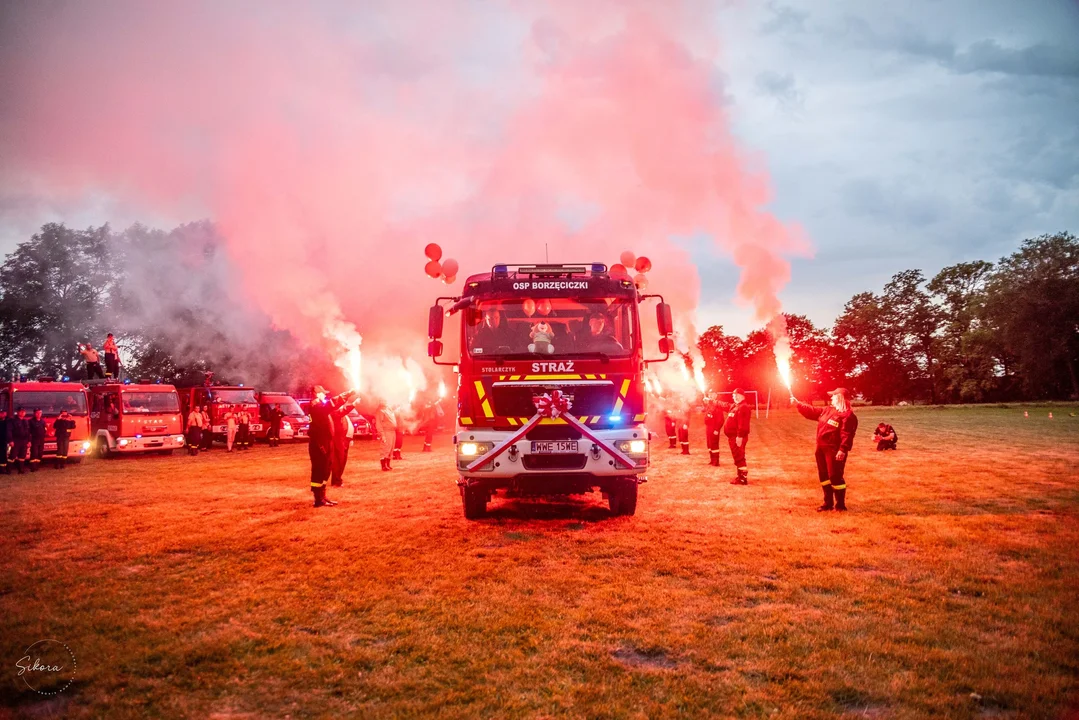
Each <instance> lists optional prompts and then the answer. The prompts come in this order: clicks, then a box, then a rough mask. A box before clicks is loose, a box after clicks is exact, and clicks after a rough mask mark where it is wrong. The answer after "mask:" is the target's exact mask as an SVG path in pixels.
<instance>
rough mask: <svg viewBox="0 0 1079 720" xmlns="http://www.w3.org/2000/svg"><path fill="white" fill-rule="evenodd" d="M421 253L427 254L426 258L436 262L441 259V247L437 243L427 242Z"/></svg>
mask: <svg viewBox="0 0 1079 720" xmlns="http://www.w3.org/2000/svg"><path fill="white" fill-rule="evenodd" d="M423 254H424V255H426V256H427V259H428V260H434V261H435V262H437V261H439V260H441V259H442V248H440V247H439V246H438V244H437V243H428V244H427V247H425V248H424V249H423Z"/></svg>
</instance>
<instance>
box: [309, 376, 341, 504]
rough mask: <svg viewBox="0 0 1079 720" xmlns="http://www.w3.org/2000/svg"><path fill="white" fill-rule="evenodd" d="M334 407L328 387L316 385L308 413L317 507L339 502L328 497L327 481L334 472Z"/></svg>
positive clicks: (312, 482) (312, 474) (312, 487)
mask: <svg viewBox="0 0 1079 720" xmlns="http://www.w3.org/2000/svg"><path fill="white" fill-rule="evenodd" d="M332 413H333V407H332V406H331V405H330V401H329V399H327V397H326V388H324V387H322V386H321V385H316V386H315V399H314V400H312V401H311V406H310V408H308V410H307V414H308V415H309V416H310V417H311V430H310V433H309V440H308V443H307V454H308V457H310V458H311V494H312V495H314V496H315V507H323V506H329V507H333V506H334V505H336V504H337V503H335V502H334V501H332V500H330V499H329V498H328V497H326V481H327V480H329V479H330V474H331V473H332V472H333V445H334V435H335V434H336V433H335V430H336V428H335V427H334V419H333V414H332Z"/></svg>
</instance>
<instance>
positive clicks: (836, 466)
mask: <svg viewBox="0 0 1079 720" xmlns="http://www.w3.org/2000/svg"><path fill="white" fill-rule="evenodd" d="M828 394H829V395H831V398H832V403H831V405H830V406H828V407H824V408H817V407H813V406H812V405H809V404H808V403H804V402H802V401H800V400H799V399H798V398H796V397H794V395H793V394H791V402H792V403H794V404H795V405H797V407H798V412H799V413H801V414H802V416H803V417H804V418H806V419H807V420H816V421H817V450H816V452H815V453H814V457H815V458H816V461H817V476H818V478H819V479H820V484H821V487H822V488H824V504H823V505H821V506H820V507H819V508H817V512H821V511H824V510H831V509H833V508H835V509H836V510H846V509H847V503H846V500H847V481H846V479H845V478H844V477H843V474H844V470H845V468H846V465H847V455H848V454H849V453H850V451H851V448H852V447H853V446H854V434H855V433H856V432H858V417H857V416H856V415H855V414H854V411H853V410H851V406H850V399H849V397H850V396H849V395H848V394H847V389H846V388H836V389H835V390H832V391H831V392H830V393H828ZM833 497H834V499H835V501H834V503H833Z"/></svg>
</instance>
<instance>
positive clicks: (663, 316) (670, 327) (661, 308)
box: [656, 302, 674, 335]
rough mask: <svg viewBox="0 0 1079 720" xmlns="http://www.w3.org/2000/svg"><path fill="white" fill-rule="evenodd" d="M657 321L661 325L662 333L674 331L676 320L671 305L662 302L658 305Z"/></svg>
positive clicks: (668, 333) (660, 332)
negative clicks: (672, 316) (673, 317)
mask: <svg viewBox="0 0 1079 720" xmlns="http://www.w3.org/2000/svg"><path fill="white" fill-rule="evenodd" d="M656 323H657V324H658V325H659V334H660V335H670V334H671V333H673V332H674V321H673V320H672V319H671V306H670V305H668V304H667V303H663V302H661V303H660V304H659V305H656Z"/></svg>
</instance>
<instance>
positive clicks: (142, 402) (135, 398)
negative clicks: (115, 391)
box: [121, 392, 180, 414]
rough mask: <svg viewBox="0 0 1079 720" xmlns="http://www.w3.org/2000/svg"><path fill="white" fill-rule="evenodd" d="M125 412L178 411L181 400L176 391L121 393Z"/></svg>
mask: <svg viewBox="0 0 1079 720" xmlns="http://www.w3.org/2000/svg"><path fill="white" fill-rule="evenodd" d="M121 398H122V399H123V403H124V412H125V413H147V414H149V413H178V412H180V401H179V400H178V399H177V397H176V393H174V392H124V393H121Z"/></svg>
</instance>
